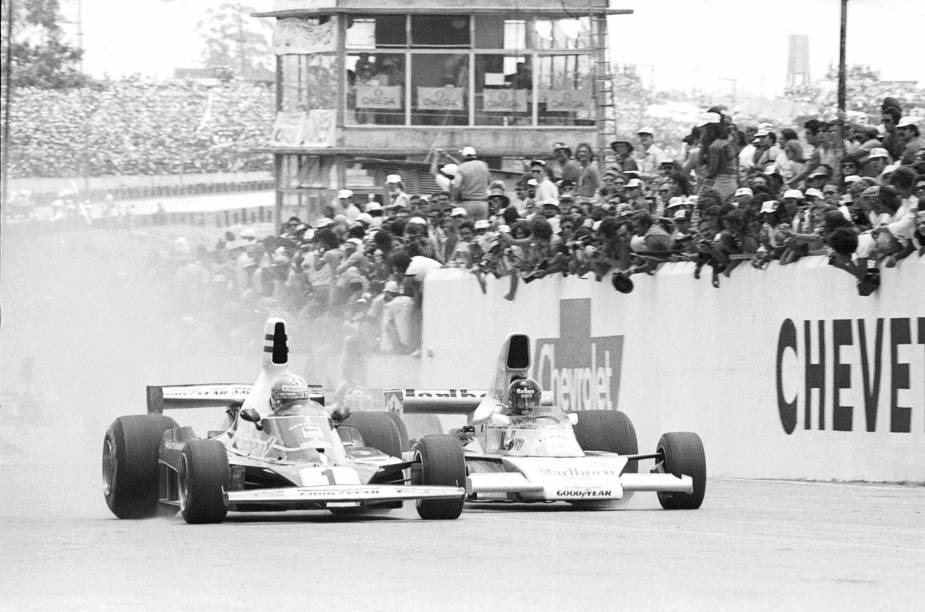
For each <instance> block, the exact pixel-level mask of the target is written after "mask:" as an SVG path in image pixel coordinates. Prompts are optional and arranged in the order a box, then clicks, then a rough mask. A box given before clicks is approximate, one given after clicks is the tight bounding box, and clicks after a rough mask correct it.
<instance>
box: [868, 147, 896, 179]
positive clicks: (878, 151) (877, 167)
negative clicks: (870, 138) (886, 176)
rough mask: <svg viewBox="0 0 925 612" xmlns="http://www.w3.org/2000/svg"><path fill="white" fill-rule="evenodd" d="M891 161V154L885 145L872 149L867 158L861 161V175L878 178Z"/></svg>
mask: <svg viewBox="0 0 925 612" xmlns="http://www.w3.org/2000/svg"><path fill="white" fill-rule="evenodd" d="M889 163H890V154H889V153H888V152H887V150H886V149H885V148H883V147H876V148H874V149H871V151H870V153H868V154H867V158H866V159H865V160H864V161H863V162H862V163H861V176H862V177H863V176H869V177H871V178H878V177H879V176H880V174H881V173H882V172H883V169H884V168H886V167H887V166H888V165H889Z"/></svg>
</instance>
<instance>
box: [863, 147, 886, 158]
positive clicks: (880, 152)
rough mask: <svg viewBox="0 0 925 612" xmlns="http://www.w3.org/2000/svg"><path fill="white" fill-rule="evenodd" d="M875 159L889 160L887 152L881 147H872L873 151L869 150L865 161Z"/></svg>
mask: <svg viewBox="0 0 925 612" xmlns="http://www.w3.org/2000/svg"><path fill="white" fill-rule="evenodd" d="M877 157H885V158H887V159H889V157H890V154H889V152H888V151H887V150H886V149H884V148H883V147H874V148H873V149H871V150H870V153H868V154H867V159H868V160H871V159H875V158H877Z"/></svg>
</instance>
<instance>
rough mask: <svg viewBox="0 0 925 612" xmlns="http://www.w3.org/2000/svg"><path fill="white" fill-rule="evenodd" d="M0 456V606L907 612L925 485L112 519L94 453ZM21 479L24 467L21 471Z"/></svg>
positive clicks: (923, 562)
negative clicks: (357, 512)
mask: <svg viewBox="0 0 925 612" xmlns="http://www.w3.org/2000/svg"><path fill="white" fill-rule="evenodd" d="M91 454H92V453H90V452H89V449H88V452H87V454H86V456H81V457H75V458H74V461H73V462H72V463H71V464H70V465H67V466H65V465H64V464H58V463H55V462H48V461H46V462H42V461H40V460H39V461H37V460H35V459H30V460H29V461H28V462H25V461H23V462H22V463H20V462H19V461H17V460H6V461H5V462H4V464H3V465H4V476H3V481H4V487H3V490H4V503H3V504H2V508H0V550H2V553H0V595H2V596H0V609H3V610H26V609H29V610H94V609H117V610H169V609H176V610H251V609H257V608H259V609H265V610H297V609H302V610H305V609H312V608H322V607H323V608H325V609H331V610H384V611H388V610H438V609H447V610H578V609H585V610H613V609H659V610H665V609H703V610H716V609H743V608H744V609H788V610H792V609H815V610H819V609H849V610H875V609H876V610H882V609H908V608H914V607H916V606H917V605H920V603H921V601H922V600H923V598H925V581H923V579H922V576H925V515H923V511H925V489H923V488H921V487H903V486H883V485H852V484H823V483H796V482H777V481H746V480H711V481H710V483H709V485H708V487H707V497H706V500H705V503H704V506H703V507H702V508H701V509H700V510H696V511H664V510H661V509H660V507H659V505H658V502H657V500H656V498H655V495H654V494H643V493H637V494H636V496H635V497H634V498H633V499H632V500H631V501H630V502H629V503H628V504H627V505H626V506H624V507H622V508H620V509H616V510H606V511H575V510H571V509H570V507H569V506H567V505H558V504H549V505H527V504H523V505H512V506H504V507H497V506H489V505H472V506H467V508H466V511H465V512H464V513H463V515H462V517H461V518H460V519H458V520H455V521H423V520H420V519H418V518H417V514H416V512H415V511H414V508H413V505H409V504H406V506H405V507H404V508H403V509H401V510H395V511H392V512H390V513H387V514H384V515H380V516H371V517H361V518H351V519H341V518H335V517H333V516H332V515H330V514H329V513H327V512H324V511H310V512H309V511H306V512H286V513H270V514H231V515H229V518H228V520H226V522H225V523H223V524H220V525H187V524H186V523H185V522H183V520H182V519H181V518H180V517H179V516H176V517H171V518H160V519H152V520H139V521H121V520H118V519H116V518H115V517H113V516H112V515H111V514H110V513H109V511H108V509H107V508H106V506H105V503H104V501H103V498H102V494H101V491H100V486H99V482H98V481H99V478H98V475H97V472H98V466H97V462H98V458H97V457H92V456H90V455H91ZM17 468H20V469H21V471H19V470H17Z"/></svg>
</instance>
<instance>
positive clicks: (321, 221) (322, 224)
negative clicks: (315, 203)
mask: <svg viewBox="0 0 925 612" xmlns="http://www.w3.org/2000/svg"><path fill="white" fill-rule="evenodd" d="M332 223H334V220H333V219H329V218H328V217H321V218H320V219H318V221H317V222H316V223H315V227H316V228H318V229H321V228H322V227H327V226H329V225H331V224H332Z"/></svg>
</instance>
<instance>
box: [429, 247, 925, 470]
mask: <svg viewBox="0 0 925 612" xmlns="http://www.w3.org/2000/svg"><path fill="white" fill-rule="evenodd" d="M693 271H694V264H693V263H672V264H666V265H663V266H662V267H661V268H660V269H659V271H658V272H657V273H656V274H655V275H652V276H648V275H636V276H634V277H633V280H634V282H635V289H634V291H633V292H632V293H630V294H627V295H624V294H621V293H618V292H616V291H615V290H614V289H613V287H612V286H611V284H610V283H609V282H608V281H607V280H605V281H604V282H600V283H599V282H596V281H594V280H587V279H586V280H582V279H578V278H575V277H569V278H562V277H560V276H556V277H553V278H546V279H543V280H540V281H536V282H533V283H531V284H524V283H521V285H520V287H519V290H518V292H517V295H516V299H514V300H513V301H508V300H505V299H504V295H505V293H507V291H508V286H509V285H508V283H509V281H508V279H507V278H502V279H494V278H489V279H488V289H487V293H486V294H483V293H482V292H481V290H480V289H479V285H478V283H477V281H476V279H475V278H474V277H473V275H472V274H471V273H468V272H465V271H462V270H438V271H435V272H433V273H431V274H429V275H428V277H427V279H426V281H425V289H424V291H425V304H424V313H425V314H424V330H423V347H424V349H423V350H422V357H421V361H420V372H419V374H420V377H419V384H420V385H421V386H424V387H432V388H433V387H442V388H457V389H458V388H475V389H480V388H485V387H486V386H487V385H488V382H489V379H490V377H491V375H492V373H493V368H494V365H495V362H496V359H497V356H498V351H499V347H500V345H501V342H502V341H503V339H504V338H505V337H506V336H507V334H510V333H514V332H517V333H526V334H529V335H530V336H531V341H532V346H533V363H532V368H533V374H534V376H535V377H537V378H538V379H539V380H540V382H541V384H543V386H544V389H547V390H552V391H553V392H554V395H555V397H556V400H557V401H558V402H560V404H562V405H563V407H565V408H567V409H578V410H581V409H587V408H610V409H613V408H618V409H620V410H623V411H624V412H626V413H627V414H628V415H629V416H630V417H631V418H632V420H633V422H634V424H635V425H636V430H637V434H638V437H639V445H640V450H641V451H642V450H646V449H652V450H654V448H655V444H656V442H657V440H658V436H659V435H660V434H661V433H662V432H665V431H678V430H689V431H695V432H697V433H699V434H700V435H701V437H702V438H703V440H704V445H705V448H706V452H707V461H708V467H709V470H710V473H711V474H712V475H714V476H736V477H749V478H788V479H812V480H864V481H890V482H903V481H911V482H925V259H922V258H919V257H917V256H915V255H913V256H911V257H909V258H908V259H906V260H904V261H902V262H901V263H900V264H899V265H898V266H897V267H896V268H895V269H885V270H883V274H882V286H881V288H880V289H879V290H878V291H877V292H875V293H874V294H873V295H871V296H869V297H861V296H859V295H858V294H857V290H856V288H855V281H854V279H853V278H852V277H851V276H849V275H848V274H846V273H844V272H842V271H839V270H836V269H834V268H832V267H830V266H829V265H828V264H827V261H826V259H825V258H824V257H809V258H804V259H803V260H801V261H799V262H797V263H795V264H791V265H788V266H778V265H776V264H773V265H772V266H771V267H769V268H768V269H767V270H764V271H761V270H756V269H754V268H752V267H751V266H749V265H748V264H747V263H746V264H744V265H741V266H739V267H738V268H737V269H735V270H734V271H733V272H732V274H731V276H730V277H729V278H727V277H725V276H722V277H721V283H720V287H719V288H714V287H712V285H711V284H710V269H709V268H705V269H704V270H703V274H702V276H701V278H700V279H699V280H696V279H694V277H693Z"/></svg>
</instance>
